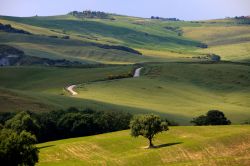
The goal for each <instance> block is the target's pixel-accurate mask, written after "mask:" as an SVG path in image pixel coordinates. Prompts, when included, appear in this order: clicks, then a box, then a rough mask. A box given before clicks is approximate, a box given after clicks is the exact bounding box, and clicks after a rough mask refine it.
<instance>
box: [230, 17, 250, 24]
mask: <svg viewBox="0 0 250 166" xmlns="http://www.w3.org/2000/svg"><path fill="white" fill-rule="evenodd" d="M234 19H236V22H237V23H238V24H250V17H248V16H240V17H237V16H236V17H234Z"/></svg>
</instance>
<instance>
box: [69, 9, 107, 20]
mask: <svg viewBox="0 0 250 166" xmlns="http://www.w3.org/2000/svg"><path fill="white" fill-rule="evenodd" d="M69 14H71V15H73V16H75V17H79V18H100V19H109V15H108V14H107V13H104V12H100V11H90V10H86V11H82V12H78V11H73V12H70V13H69Z"/></svg>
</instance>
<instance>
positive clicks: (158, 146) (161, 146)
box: [154, 142, 183, 148]
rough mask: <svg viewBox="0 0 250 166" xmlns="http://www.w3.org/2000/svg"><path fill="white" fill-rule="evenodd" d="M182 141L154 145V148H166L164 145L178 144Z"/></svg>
mask: <svg viewBox="0 0 250 166" xmlns="http://www.w3.org/2000/svg"><path fill="white" fill-rule="evenodd" d="M182 143H183V142H174V143H167V144H161V145H157V146H154V148H164V147H168V146H173V145H178V144H182Z"/></svg>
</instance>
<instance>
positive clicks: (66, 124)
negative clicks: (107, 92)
mask: <svg viewBox="0 0 250 166" xmlns="http://www.w3.org/2000/svg"><path fill="white" fill-rule="evenodd" d="M131 118H132V115H131V114H128V113H123V112H100V111H94V110H91V109H85V110H79V109H76V108H69V109H68V110H60V111H52V112H47V113H32V112H29V111H25V112H20V113H17V114H16V113H1V115H0V163H1V164H3V165H13V166H17V165H29V166H32V165H35V163H36V162H38V152H39V149H38V148H37V147H36V146H35V144H36V143H38V142H44V141H51V140H58V139H63V138H71V137H79V136H87V135H93V134H100V133H105V132H112V131H118V130H124V129H128V128H129V122H130V120H131Z"/></svg>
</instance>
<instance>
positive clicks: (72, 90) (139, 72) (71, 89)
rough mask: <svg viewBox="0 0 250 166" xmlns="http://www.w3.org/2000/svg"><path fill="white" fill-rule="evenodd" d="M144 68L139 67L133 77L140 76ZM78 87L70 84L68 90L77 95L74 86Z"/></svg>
mask: <svg viewBox="0 0 250 166" xmlns="http://www.w3.org/2000/svg"><path fill="white" fill-rule="evenodd" d="M142 69H143V67H140V68H137V69H136V70H135V72H134V75H133V77H134V78H136V77H140V74H141V70H142ZM75 87H76V85H70V86H68V87H67V88H66V89H67V91H69V92H70V93H71V95H73V96H75V95H78V93H77V92H76V91H74V88H75Z"/></svg>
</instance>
